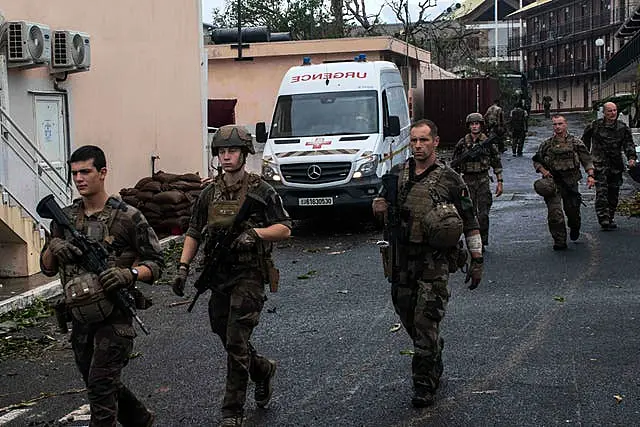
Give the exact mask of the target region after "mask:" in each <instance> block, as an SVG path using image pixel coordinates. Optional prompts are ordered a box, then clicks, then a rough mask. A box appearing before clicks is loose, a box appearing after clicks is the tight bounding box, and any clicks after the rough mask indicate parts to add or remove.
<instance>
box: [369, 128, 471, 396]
mask: <svg viewBox="0 0 640 427" xmlns="http://www.w3.org/2000/svg"><path fill="white" fill-rule="evenodd" d="M410 134H411V137H410V144H411V152H412V154H413V156H412V157H411V158H410V159H409V160H407V161H406V162H405V163H403V164H400V165H396V166H394V167H393V168H392V169H391V172H390V176H391V177H392V178H397V186H398V194H399V196H398V197H397V200H389V201H387V200H386V199H387V198H390V199H391V198H392V197H391V196H390V194H391V193H393V187H391V188H386V187H383V189H382V191H381V194H380V197H376V198H375V199H374V200H373V206H372V207H373V212H374V214H375V215H376V216H378V217H383V218H385V217H386V220H387V221H389V220H390V216H389V214H388V212H387V211H388V209H389V206H390V205H389V203H393V206H392V207H393V208H394V209H393V210H392V213H393V212H401V214H400V215H398V217H399V218H397V221H398V222H399V224H400V228H401V231H400V232H399V233H398V238H397V239H390V240H392V242H391V245H392V247H391V250H390V251H388V252H387V253H384V254H383V255H385V257H384V260H385V265H387V266H388V265H389V264H391V265H393V267H395V268H391V269H386V270H387V271H389V270H390V271H391V272H392V273H391V274H390V275H389V276H390V277H389V279H390V281H391V295H392V300H393V305H394V308H395V310H396V313H398V315H399V316H400V319H401V321H402V325H403V326H404V328H405V329H406V331H407V333H408V334H409V336H410V338H411V339H412V340H413V346H414V355H413V361H412V364H411V368H412V380H413V389H414V395H413V398H412V399H411V403H412V405H413V406H415V407H420V408H421V407H425V406H430V405H433V404H434V402H435V393H436V390H437V389H438V386H439V384H440V376H441V375H442V371H443V363H442V349H443V345H444V339H442V338H441V337H440V328H439V325H440V322H441V321H442V319H443V317H444V314H445V310H446V307H447V303H448V301H449V294H450V293H449V288H448V280H449V274H450V273H452V272H455V271H456V270H457V269H458V268H459V267H460V265H459V264H458V262H457V260H458V259H460V258H462V259H463V260H466V253H465V251H464V249H463V248H462V244H461V243H460V244H459V241H460V239H461V237H462V236H463V235H464V236H465V238H466V242H467V248H468V251H469V252H470V253H471V257H472V259H473V261H472V262H471V264H470V267H469V268H470V270H469V273H470V274H469V277H468V280H471V284H470V286H469V289H475V288H476V287H477V286H478V284H479V283H480V280H481V278H482V266H483V264H482V240H481V238H480V233H479V231H478V221H477V219H476V216H475V214H474V210H473V203H472V202H471V199H470V198H469V190H468V189H467V186H466V185H465V183H464V181H463V180H462V178H461V177H460V175H458V174H457V173H456V172H455V171H454V170H453V169H451V168H450V167H448V166H447V165H445V164H444V163H443V162H441V161H439V160H438V158H437V156H436V151H435V150H436V147H437V146H438V144H439V137H438V128H437V126H436V125H435V123H433V122H432V121H430V120H419V121H417V122H416V123H414V124H413V125H412V126H411V130H410ZM391 185H392V184H391ZM391 219H392V220H393V221H394V222H395V221H396V218H391ZM389 253H392V254H396V255H397V256H396V257H387V255H389ZM452 255H453V256H452ZM391 258H397V259H400V260H402V262H401V263H399V265H394V264H395V263H396V260H394V259H391ZM452 258H455V260H454V261H451V259H452Z"/></svg>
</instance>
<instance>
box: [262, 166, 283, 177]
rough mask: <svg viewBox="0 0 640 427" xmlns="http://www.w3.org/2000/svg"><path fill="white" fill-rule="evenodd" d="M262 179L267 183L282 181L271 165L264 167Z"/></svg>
mask: <svg viewBox="0 0 640 427" xmlns="http://www.w3.org/2000/svg"><path fill="white" fill-rule="evenodd" d="M262 177H263V178H264V179H266V180H267V181H280V175H278V172H277V171H276V169H275V168H274V167H273V166H271V165H263V166H262Z"/></svg>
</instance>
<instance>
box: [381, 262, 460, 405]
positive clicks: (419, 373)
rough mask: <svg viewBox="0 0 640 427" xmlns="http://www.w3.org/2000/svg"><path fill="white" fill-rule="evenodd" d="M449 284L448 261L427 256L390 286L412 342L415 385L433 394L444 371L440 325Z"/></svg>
mask: <svg viewBox="0 0 640 427" xmlns="http://www.w3.org/2000/svg"><path fill="white" fill-rule="evenodd" d="M447 283H448V263H447V262H446V260H442V259H435V260H434V259H433V258H431V257H429V256H427V257H426V262H424V264H423V263H422V262H420V260H418V259H416V260H413V261H412V260H409V262H408V267H407V268H406V270H404V271H403V272H402V273H401V274H400V280H399V281H398V283H394V284H393V285H392V286H391V298H392V301H393V306H394V308H395V311H396V313H397V314H398V316H399V317H400V321H401V322H402V325H403V327H404V329H405V330H406V331H407V333H408V334H409V336H410V337H411V340H412V341H413V346H414V354H413V359H412V363H411V370H412V379H413V386H414V387H416V388H422V389H426V390H429V391H431V392H434V393H435V391H436V390H437V388H438V386H439V385H440V377H441V376H442V372H443V364H442V349H443V347H444V339H443V338H442V337H441V336H440V322H441V321H442V319H443V318H444V315H445V310H446V308H447V303H448V301H449V296H450V293H449V289H448V286H447Z"/></svg>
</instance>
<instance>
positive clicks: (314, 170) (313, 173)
mask: <svg viewBox="0 0 640 427" xmlns="http://www.w3.org/2000/svg"><path fill="white" fill-rule="evenodd" d="M320 175H322V169H321V168H320V166H318V165H311V166H309V167H308V168H307V176H308V177H309V179H312V180H314V181H315V180H316V179H318V178H320Z"/></svg>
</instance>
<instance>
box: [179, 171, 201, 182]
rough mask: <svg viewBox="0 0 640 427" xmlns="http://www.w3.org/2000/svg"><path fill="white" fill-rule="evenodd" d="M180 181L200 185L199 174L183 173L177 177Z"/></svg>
mask: <svg viewBox="0 0 640 427" xmlns="http://www.w3.org/2000/svg"><path fill="white" fill-rule="evenodd" d="M178 178H179V179H180V181H187V182H197V183H198V184H200V174H199V173H197V172H196V173H183V174H182V175H178Z"/></svg>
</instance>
